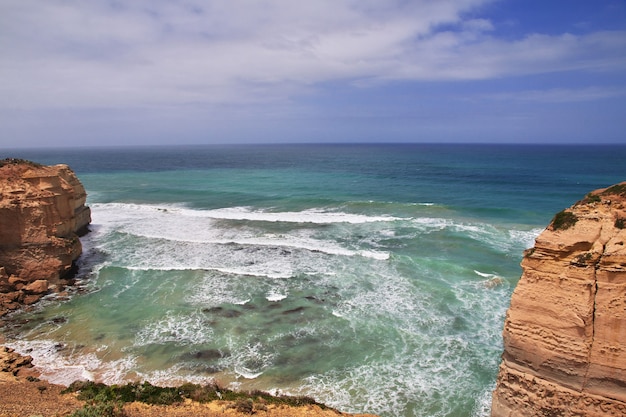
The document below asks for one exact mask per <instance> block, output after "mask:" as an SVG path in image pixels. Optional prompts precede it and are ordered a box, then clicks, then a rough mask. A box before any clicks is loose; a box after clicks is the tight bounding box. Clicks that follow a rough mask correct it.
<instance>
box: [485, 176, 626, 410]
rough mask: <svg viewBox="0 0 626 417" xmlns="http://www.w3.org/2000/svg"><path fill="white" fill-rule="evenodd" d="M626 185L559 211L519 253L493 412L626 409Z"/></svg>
mask: <svg viewBox="0 0 626 417" xmlns="http://www.w3.org/2000/svg"><path fill="white" fill-rule="evenodd" d="M625 222H626V183H621V184H618V185H616V186H613V187H610V188H608V189H603V190H597V191H594V192H593V193H590V194H589V195H588V196H587V197H586V198H585V199H584V200H582V201H580V202H578V203H576V204H575V205H574V206H572V207H571V208H569V209H567V210H564V211H563V212H561V213H559V214H557V216H555V218H554V220H553V222H552V223H551V224H550V225H549V226H548V228H547V229H546V230H545V231H544V232H543V233H541V235H540V236H539V237H538V238H537V240H536V242H535V247H534V248H532V249H530V250H528V251H527V252H526V254H525V257H524V259H523V261H522V269H523V273H522V277H521V278H520V281H519V283H518V285H517V287H516V288H515V291H514V292H513V295H512V298H511V305H510V307H509V310H508V312H507V317H506V321H505V324H504V331H503V338H504V354H503V355H502V364H501V366H500V372H499V375H498V381H497V387H496V390H495V391H494V394H493V401H492V411H491V415H492V417H501V416H502V417H503V416H506V417H513V416H520V417H521V416H544V415H562V416H574V415H585V416H625V415H626V247H625V244H626V225H625V224H624V223H625Z"/></svg>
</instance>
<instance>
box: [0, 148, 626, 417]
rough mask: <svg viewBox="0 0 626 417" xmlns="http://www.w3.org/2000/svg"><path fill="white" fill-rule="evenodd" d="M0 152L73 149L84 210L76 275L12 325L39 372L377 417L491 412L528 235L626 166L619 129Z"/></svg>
mask: <svg viewBox="0 0 626 417" xmlns="http://www.w3.org/2000/svg"><path fill="white" fill-rule="evenodd" d="M0 157H20V158H26V159H31V160H34V161H36V162H40V163H45V164H52V163H67V164H68V165H70V167H71V168H73V169H74V170H75V171H76V173H77V174H78V176H79V178H80V179H81V181H82V182H83V184H84V185H85V187H86V189H87V192H88V195H89V197H88V203H89V205H90V206H91V207H92V211H93V223H92V232H91V233H90V234H88V235H87V236H85V237H84V238H83V239H82V242H83V246H84V256H83V258H82V260H81V274H82V275H81V276H82V283H83V285H84V286H85V288H86V289H87V290H88V291H87V292H86V293H81V294H76V295H74V296H73V297H72V298H71V299H70V300H69V301H55V300H51V301H49V302H48V303H46V304H45V305H44V306H43V307H42V308H41V309H40V310H39V311H37V312H35V313H28V314H24V315H21V316H19V317H17V318H20V319H23V318H28V319H29V322H28V323H27V324H26V325H21V326H18V327H14V328H11V329H8V330H5V337H6V338H7V339H8V340H9V344H10V345H12V346H14V347H16V348H18V349H19V350H23V351H26V350H27V349H32V351H30V354H31V355H33V356H34V357H35V360H36V361H38V362H39V364H40V365H41V366H42V367H44V368H45V369H48V371H49V373H48V378H49V379H51V380H54V381H56V382H62V383H68V382H71V381H72V380H73V379H75V378H77V377H88V378H93V379H98V380H103V381H105V382H120V381H123V380H132V379H150V380H152V381H154V382H158V383H168V382H176V381H181V380H191V381H196V382H203V381H207V380H209V379H212V378H215V379H217V380H219V381H220V382H222V383H224V384H231V385H232V386H234V387H239V388H242V389H247V388H261V389H266V390H280V391H283V392H291V393H298V394H306V395H311V396H314V397H316V398H317V399H318V400H320V401H323V402H326V403H328V404H329V405H331V406H335V407H337V408H340V409H341V410H344V411H352V412H357V411H358V412H372V413H378V414H380V415H383V416H486V415H488V412H489V401H490V392H491V390H492V389H493V386H494V382H495V376H496V372H497V367H498V365H499V361H500V353H501V351H502V343H501V329H502V324H503V321H504V314H505V311H506V308H507V307H508V302H509V298H510V295H511V292H512V291H513V288H514V286H515V284H516V282H517V280H518V278H519V275H520V273H521V271H520V268H519V262H520V260H521V258H522V252H523V250H524V249H526V248H528V247H530V246H532V244H533V240H534V238H535V237H536V236H537V234H538V233H540V232H541V230H542V229H543V228H544V227H545V226H546V225H547V224H548V222H549V221H550V219H551V218H552V216H553V215H554V214H555V213H556V212H558V211H560V210H562V209H563V208H565V207H568V206H570V205H571V204H573V203H574V202H575V201H577V200H580V199H581V198H583V197H584V195H585V194H586V193H588V192H589V191H592V190H594V189H597V188H602V187H607V186H610V185H612V184H614V183H617V182H620V181H623V180H626V164H625V163H624V161H626V147H625V146H547V145H546V146H523V145H282V146H274V145H265V146H261V145H255V146H251V145H248V146H196V147H154V148H124V149H121V148H120V149H107V148H102V149H78V150H73V149H57V150H22V151H19V150H10V151H2V152H0ZM59 318H61V319H59ZM22 323H23V321H22ZM59 344H61V345H62V346H63V349H58V346H59ZM55 346H56V347H55Z"/></svg>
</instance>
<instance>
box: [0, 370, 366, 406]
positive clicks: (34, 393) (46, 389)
mask: <svg viewBox="0 0 626 417" xmlns="http://www.w3.org/2000/svg"><path fill="white" fill-rule="evenodd" d="M64 388H65V387H62V386H59V385H52V384H49V383H47V382H44V381H33V382H31V381H29V380H27V379H26V378H24V377H15V376H13V375H12V374H11V373H8V372H0V417H36V416H41V417H60V416H67V415H69V414H71V413H72V412H74V411H75V410H78V409H80V408H82V407H83V406H84V405H85V402H83V401H80V400H78V399H77V398H76V395H75V394H61V391H62V390H63V389H64ZM124 414H125V415H126V416H127V417H148V416H151V417H183V416H184V417H188V416H195V417H214V416H220V417H225V416H231V417H238V416H250V415H251V414H250V413H242V412H238V411H237V410H236V407H235V404H234V403H232V402H226V401H214V402H211V403H207V404H200V403H197V402H193V401H190V400H187V401H185V402H184V403H181V404H176V405H171V406H154V405H148V404H142V403H131V404H126V405H125V406H124ZM253 415H255V416H263V417H266V416H267V417H339V416H348V414H343V413H339V412H337V411H335V410H328V409H327V410H322V409H321V408H320V407H318V406H304V407H297V408H293V407H288V406H284V405H279V406H274V405H267V406H264V405H263V404H258V403H257V404H256V405H255V410H254V414H253ZM358 416H360V417H375V416H371V415H366V414H359V415H358Z"/></svg>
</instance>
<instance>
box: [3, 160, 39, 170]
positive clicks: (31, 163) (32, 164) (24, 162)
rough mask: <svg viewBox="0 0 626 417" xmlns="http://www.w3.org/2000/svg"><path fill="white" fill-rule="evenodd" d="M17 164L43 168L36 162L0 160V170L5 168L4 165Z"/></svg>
mask: <svg viewBox="0 0 626 417" xmlns="http://www.w3.org/2000/svg"><path fill="white" fill-rule="evenodd" d="M18 164H26V165H30V166H33V167H41V166H43V165H41V164H38V163H37V162H33V161H28V160H26V159H20V158H6V159H0V168H1V167H3V166H5V165H18Z"/></svg>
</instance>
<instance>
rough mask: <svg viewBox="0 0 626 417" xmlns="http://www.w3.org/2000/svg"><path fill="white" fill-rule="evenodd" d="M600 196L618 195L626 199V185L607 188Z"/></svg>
mask: <svg viewBox="0 0 626 417" xmlns="http://www.w3.org/2000/svg"><path fill="white" fill-rule="evenodd" d="M602 195H620V196H622V197H626V183H624V184H617V185H614V186H612V187H609V188H607V189H606V190H604V191H603V192H602Z"/></svg>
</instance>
